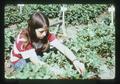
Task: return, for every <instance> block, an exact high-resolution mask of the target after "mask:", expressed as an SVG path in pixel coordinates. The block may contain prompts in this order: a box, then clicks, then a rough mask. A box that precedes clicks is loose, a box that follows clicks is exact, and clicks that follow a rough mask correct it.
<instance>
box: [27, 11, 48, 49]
mask: <svg viewBox="0 0 120 84" xmlns="http://www.w3.org/2000/svg"><path fill="white" fill-rule="evenodd" d="M44 26H46V27H47V28H49V20H48V18H47V16H46V15H44V14H43V13H41V12H36V13H33V14H32V15H31V17H30V19H29V20H28V28H27V30H28V34H29V35H28V36H29V41H30V42H38V41H39V40H40V41H41V42H42V43H43V44H44V45H43V47H42V50H41V51H45V50H46V49H47V48H48V39H47V37H48V34H49V30H48V31H47V34H46V36H45V37H44V38H43V39H38V38H37V36H36V33H35V29H38V28H43V27H44Z"/></svg>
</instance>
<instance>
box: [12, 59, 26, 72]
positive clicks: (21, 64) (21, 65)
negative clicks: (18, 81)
mask: <svg viewBox="0 0 120 84" xmlns="http://www.w3.org/2000/svg"><path fill="white" fill-rule="evenodd" d="M26 64H27V63H26V60H25V59H20V60H19V61H18V62H17V63H15V64H12V66H13V68H14V69H15V70H22V69H23V68H24V67H25V65H26Z"/></svg>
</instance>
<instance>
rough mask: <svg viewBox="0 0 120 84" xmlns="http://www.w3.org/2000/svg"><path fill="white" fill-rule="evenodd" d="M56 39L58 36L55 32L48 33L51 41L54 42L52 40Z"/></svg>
mask: <svg viewBox="0 0 120 84" xmlns="http://www.w3.org/2000/svg"><path fill="white" fill-rule="evenodd" d="M55 39H56V36H55V35H54V34H52V33H49V35H48V41H49V42H52V41H54V40H55Z"/></svg>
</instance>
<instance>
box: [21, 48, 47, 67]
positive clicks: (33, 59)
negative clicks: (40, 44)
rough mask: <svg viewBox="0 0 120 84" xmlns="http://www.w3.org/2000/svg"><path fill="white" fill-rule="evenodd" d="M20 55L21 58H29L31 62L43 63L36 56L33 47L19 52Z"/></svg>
mask: <svg viewBox="0 0 120 84" xmlns="http://www.w3.org/2000/svg"><path fill="white" fill-rule="evenodd" d="M21 55H22V57H23V59H26V58H29V59H30V61H31V62H32V63H33V64H41V65H42V64H45V63H44V62H42V61H40V59H39V58H38V56H37V54H36V52H35V49H30V50H27V51H24V52H21Z"/></svg>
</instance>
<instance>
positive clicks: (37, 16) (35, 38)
mask: <svg viewBox="0 0 120 84" xmlns="http://www.w3.org/2000/svg"><path fill="white" fill-rule="evenodd" d="M49 44H50V45H52V46H53V47H55V48H56V49H58V50H59V51H60V52H62V53H63V54H64V55H65V56H66V57H67V58H68V59H69V60H70V61H71V62H72V63H73V65H74V66H75V68H76V70H77V71H78V72H79V73H80V74H82V73H83V72H84V71H85V68H84V64H82V63H80V62H79V61H78V60H77V58H76V57H75V56H74V54H73V53H72V52H71V51H70V50H69V49H68V48H67V47H66V46H65V45H63V44H62V43H60V42H59V41H58V40H57V38H56V36H55V35H54V34H52V33H50V32H49V20H48V18H47V17H46V16H45V15H44V14H43V13H41V12H36V13H34V14H33V15H32V16H31V17H30V19H29V20H28V27H27V28H26V29H23V30H22V31H20V33H19V34H18V36H17V38H16V41H15V42H14V46H13V49H12V51H11V56H10V60H11V62H12V64H13V66H14V68H15V69H20V68H23V67H24V66H25V64H26V60H25V59H28V58H29V59H30V61H31V62H32V63H34V64H45V63H44V62H42V61H41V60H40V59H38V56H37V53H38V52H44V51H46V50H47V49H48V47H49Z"/></svg>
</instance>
